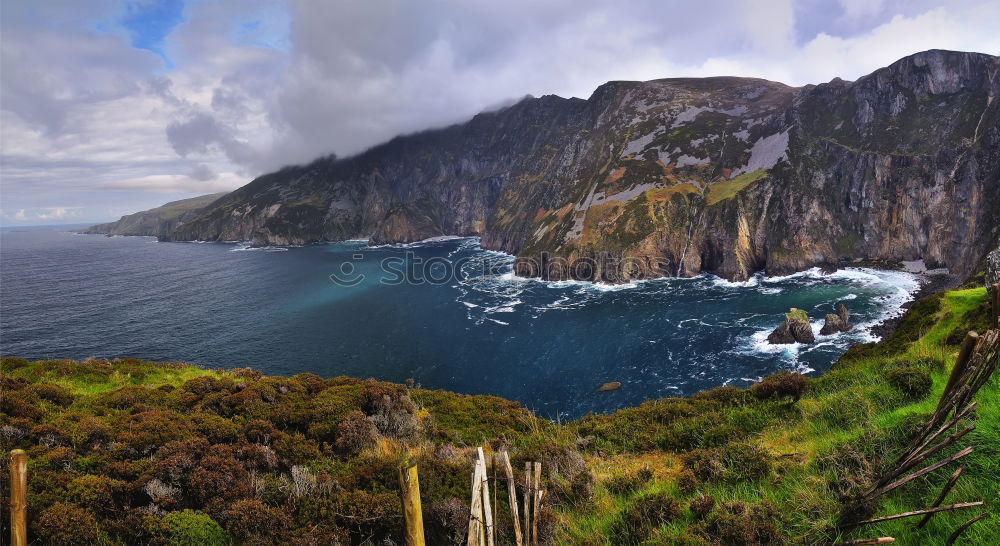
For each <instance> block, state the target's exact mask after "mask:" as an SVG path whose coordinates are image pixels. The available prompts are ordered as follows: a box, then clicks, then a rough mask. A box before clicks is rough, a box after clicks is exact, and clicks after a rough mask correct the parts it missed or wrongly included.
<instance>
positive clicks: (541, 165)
mask: <svg viewBox="0 0 1000 546" xmlns="http://www.w3.org/2000/svg"><path fill="white" fill-rule="evenodd" d="M998 72H1000V61H998V58H997V57H994V56H991V55H987V54H981V53H963V52H951V51H942V50H930V51H926V52H922V53H917V54H914V55H911V56H908V57H904V58H903V59H900V60H898V61H896V62H895V63H892V64H891V65H889V66H887V67H884V68H881V69H878V70H876V71H874V72H872V73H871V74H868V75H866V76H862V77H861V78H858V79H857V80H856V81H853V82H847V81H844V80H841V79H839V78H834V79H833V80H831V81H830V82H827V83H821V84H817V85H806V86H802V87H790V86H787V85H785V84H782V83H779V82H771V81H768V80H762V79H759V78H738V77H729V76H720V77H713V78H665V79H657V80H650V81H647V82H632V81H611V82H607V83H605V84H602V85H601V86H599V87H598V88H597V89H595V91H594V92H593V93H592V94H591V96H590V97H589V98H588V99H579V98H561V97H557V96H554V95H546V96H542V97H539V98H524V99H522V100H520V101H518V102H516V103H514V104H513V105H511V106H508V107H505V108H501V109H499V110H495V111H492V112H484V113H480V114H477V115H476V116H474V117H473V118H472V119H470V120H469V121H467V122H465V123H461V124H455V125H451V126H448V127H444V128H440V129H431V130H427V131H422V132H419V133H414V134H411V135H406V136H399V137H396V138H393V139H392V140H389V141H388V142H385V143H383V144H380V145H377V146H375V147H372V148H370V149H369V150H367V151H365V152H362V153H360V154H358V155H355V156H351V157H346V158H340V159H336V158H323V159H319V160H317V161H314V162H313V163H310V164H309V165H305V166H296V167H288V168H285V169H282V170H280V171H277V172H274V173H269V174H266V175H263V176H261V177H258V178H257V179H255V180H254V181H252V182H250V183H249V184H247V185H246V186H243V187H242V188H239V189H237V190H235V191H234V192H232V193H230V194H227V195H226V196H223V197H222V198H220V199H218V200H217V201H216V202H214V203H213V204H212V205H211V206H210V207H206V208H204V209H202V210H200V211H199V212H198V213H197V214H196V215H194V217H192V218H189V219H186V221H184V222H183V223H180V224H179V225H177V226H173V227H171V228H170V229H169V230H166V233H164V234H163V235H162V236H161V239H163V240H194V239H198V240H248V241H251V242H252V244H254V245H294V244H307V243H314V242H327V241H338V240H344V239H355V238H359V237H363V238H368V239H369V240H370V241H371V242H372V243H373V244H381V243H396V242H411V241H415V240H420V239H425V238H428V237H433V236H440V235H475V236H479V237H481V243H482V246H483V247H484V248H488V249H492V250H501V251H504V252H508V253H511V254H515V255H517V256H518V257H519V260H518V263H517V264H516V271H517V273H518V274H519V275H524V276H539V277H543V278H548V279H568V278H573V279H579V280H591V281H603V282H625V281H628V280H632V279H636V278H647V277H654V276H675V275H676V276H693V275H697V274H699V273H701V272H709V273H713V274H716V275H719V276H721V277H724V278H727V279H733V280H742V279H746V278H748V277H749V276H750V275H752V274H753V273H754V272H755V271H759V270H761V269H763V270H766V271H767V272H768V273H769V274H784V273H788V272H792V271H796V270H801V269H805V268H808V267H811V266H814V265H821V264H824V265H825V264H837V263H843V262H849V261H853V260H858V259H864V260H887V261H895V260H903V259H906V260H912V259H916V258H923V259H925V261H927V263H928V264H929V265H931V266H946V267H950V268H952V270H953V272H955V273H957V274H959V275H964V274H966V273H968V271H965V269H967V266H966V265H965V264H969V263H976V262H978V260H979V258H980V257H981V256H982V255H983V254H984V253H985V252H986V250H988V249H989V248H991V245H992V244H994V243H995V241H996V240H997V235H998V227H997V224H998V222H996V216H997V214H996V211H997V210H1000V199H998V197H997V196H998V195H1000V153H998V149H1000V108H998V107H997V103H996V101H994V100H993V98H994V97H995V96H996V94H997V91H998V90H1000V80H998V77H997V73H998Z"/></svg>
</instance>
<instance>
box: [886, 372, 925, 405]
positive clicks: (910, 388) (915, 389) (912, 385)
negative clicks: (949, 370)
mask: <svg viewBox="0 0 1000 546" xmlns="http://www.w3.org/2000/svg"><path fill="white" fill-rule="evenodd" d="M885 377H886V379H887V380H888V381H889V384H890V385H892V386H893V387H895V388H896V389H898V390H899V392H901V393H903V396H905V397H907V398H909V399H910V400H920V399H922V398H924V397H925V396H927V395H928V394H930V392H931V374H930V372H929V371H927V370H925V369H923V368H917V367H915V366H905V367H902V368H895V369H892V370H889V373H887V374H886V376H885Z"/></svg>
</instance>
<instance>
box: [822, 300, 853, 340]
mask: <svg viewBox="0 0 1000 546" xmlns="http://www.w3.org/2000/svg"><path fill="white" fill-rule="evenodd" d="M849 316H850V315H849V314H848V312H847V306H845V305H844V304H843V303H841V304H840V305H839V306H837V314H836V315H835V314H833V313H828V314H827V315H826V321H825V322H824V323H823V329H822V330H820V331H819V334H820V335H822V336H828V335H831V334H836V333H837V332H846V331H848V330H850V329H851V328H854V325H853V324H851V323H850V322H849V321H848V318H849Z"/></svg>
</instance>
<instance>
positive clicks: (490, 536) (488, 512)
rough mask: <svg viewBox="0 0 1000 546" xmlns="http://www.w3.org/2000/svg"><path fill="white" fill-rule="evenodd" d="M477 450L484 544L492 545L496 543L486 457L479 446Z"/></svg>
mask: <svg viewBox="0 0 1000 546" xmlns="http://www.w3.org/2000/svg"><path fill="white" fill-rule="evenodd" d="M477 451H478V454H479V459H478V460H477V461H476V464H477V465H479V469H480V476H481V477H482V480H483V486H482V492H483V519H484V520H485V522H486V546H494V545H495V544H496V530H495V529H494V528H493V505H492V503H491V502H490V484H489V473H488V472H487V471H486V457H485V456H484V455H483V448H481V447H480V448H478V449H477ZM494 485H495V484H494Z"/></svg>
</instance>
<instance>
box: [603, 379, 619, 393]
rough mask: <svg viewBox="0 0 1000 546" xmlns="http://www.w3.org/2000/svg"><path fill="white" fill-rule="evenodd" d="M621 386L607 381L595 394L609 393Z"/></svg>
mask: <svg viewBox="0 0 1000 546" xmlns="http://www.w3.org/2000/svg"><path fill="white" fill-rule="evenodd" d="M621 386H622V384H621V383H619V382H618V381H608V382H607V383H605V384H603V385H601V386H600V387H598V388H597V392H610V391H616V390H618V389H620V388H621Z"/></svg>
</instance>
